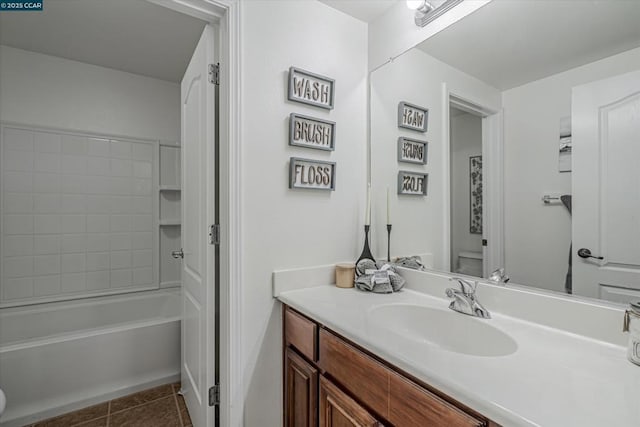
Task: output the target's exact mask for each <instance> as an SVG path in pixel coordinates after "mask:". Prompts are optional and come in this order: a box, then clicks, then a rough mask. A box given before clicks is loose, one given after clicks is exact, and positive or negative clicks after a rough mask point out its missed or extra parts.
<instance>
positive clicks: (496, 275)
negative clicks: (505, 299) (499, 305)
mask: <svg viewBox="0 0 640 427" xmlns="http://www.w3.org/2000/svg"><path fill="white" fill-rule="evenodd" d="M488 280H489V281H490V282H493V283H496V284H498V285H506V284H507V282H508V281H509V280H510V278H509V276H507V275H506V273H505V272H504V268H498V269H497V270H494V271H493V272H492V273H491V274H490V275H489V278H488Z"/></svg>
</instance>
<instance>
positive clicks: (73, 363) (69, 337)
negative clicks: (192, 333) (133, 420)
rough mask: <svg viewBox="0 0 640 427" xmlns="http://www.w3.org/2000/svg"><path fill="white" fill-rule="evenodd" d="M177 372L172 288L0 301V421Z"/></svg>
mask: <svg viewBox="0 0 640 427" xmlns="http://www.w3.org/2000/svg"><path fill="white" fill-rule="evenodd" d="M179 378H180V294H179V291H167V290H163V291H151V292H140V293H135V294H128V295H126V296H123V295H120V296H109V297H98V298H89V299H85V300H77V301H74V302H57V303H49V304H41V305H35V306H29V307H15V308H8V309H0V389H2V390H3V391H4V392H5V394H6V395H7V407H6V409H5V412H4V413H3V414H2V416H0V426H2V427H14V426H22V425H25V424H30V423H32V422H35V421H39V420H42V419H45V418H49V417H52V416H55V415H59V414H62V413H65V412H68V411H72V410H75V409H79V408H82V407H85V406H89V405H92V404H94V403H98V402H102V401H105V400H109V399H113V398H116V397H120V396H124V395H126V394H129V393H132V392H136V391H139V390H143V389H144V388H147V387H152V386H154V385H158V384H163V383H166V382H171V381H177V380H179Z"/></svg>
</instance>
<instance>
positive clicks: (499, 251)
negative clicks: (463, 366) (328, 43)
mask: <svg viewBox="0 0 640 427" xmlns="http://www.w3.org/2000/svg"><path fill="white" fill-rule="evenodd" d="M638 22H640V2H636V1H628V2H627V1H621V2H590V1H582V0H578V1H572V2H538V1H527V0H523V1H518V2H504V1H492V2H489V3H488V4H487V5H485V6H483V7H482V8H480V9H478V10H477V11H475V12H474V13H472V14H470V15H469V16H466V17H465V18H463V19H461V20H460V21H458V22H457V23H455V24H453V25H451V26H449V27H448V28H446V29H444V30H442V31H441V32H439V33H438V34H436V35H434V36H432V37H430V38H429V39H427V40H425V41H424V42H422V43H421V44H419V45H418V46H416V47H415V48H413V49H411V50H409V51H407V52H406V53H405V54H403V55H401V56H400V57H398V58H395V59H394V61H392V62H390V63H388V64H386V65H385V66H383V67H380V68H378V69H376V70H375V71H374V72H372V74H371V79H370V83H371V103H370V109H371V132H370V133H371V139H370V141H371V185H372V193H373V194H376V193H381V194H382V193H383V189H384V188H385V187H387V186H388V185H389V182H391V181H392V180H393V179H397V172H398V171H397V169H395V168H394V165H393V164H390V162H389V161H388V159H389V157H391V156H397V153H395V152H394V150H397V147H395V146H394V144H389V141H390V140H395V139H397V137H398V135H397V132H398V128H397V123H396V120H395V119H396V115H397V112H396V111H394V109H395V106H397V105H398V104H399V103H402V102H404V100H407V99H410V100H411V101H412V103H414V104H415V105H421V106H422V107H423V108H425V109H428V111H429V115H430V116H431V117H430V118H431V123H430V125H429V138H428V139H429V157H430V159H429V163H428V165H427V166H426V167H425V171H424V172H425V173H428V174H429V181H430V182H429V186H430V189H429V197H428V198H413V197H402V196H396V199H395V200H392V203H393V204H394V205H395V206H394V212H396V213H395V221H394V234H395V238H394V242H395V243H394V246H395V247H396V248H397V249H396V251H397V253H396V255H408V254H432V255H433V265H432V267H433V268H435V269H438V270H448V271H453V272H456V273H460V274H471V275H477V276H485V277H486V276H487V275H488V273H490V272H491V270H493V269H495V268H498V267H505V268H506V272H507V274H508V275H509V276H510V277H511V282H510V283H516V284H521V285H529V286H535V287H538V288H542V289H546V290H552V291H557V292H569V293H574V294H578V295H582V296H588V297H595V298H603V299H607V300H612V301H618V302H624V301H628V300H633V299H640V248H639V247H638V246H637V244H635V243H634V242H637V241H640V229H638V227H637V226H634V225H633V223H632V222H631V221H632V219H631V218H633V214H632V213H633V212H638V211H640V201H638V200H637V198H634V197H629V194H630V193H629V191H627V189H628V190H633V189H632V188H630V187H629V183H630V182H638V180H640V171H638V170H637V168H635V167H633V164H632V163H633V162H634V161H635V162H637V159H638V158H640V145H638V144H637V143H634V141H636V140H634V138H633V137H632V136H633V135H638V134H640V71H639V70H640V26H638V25H637V23H638ZM470 40H473V43H470ZM566 117H571V122H572V129H571V135H572V160H571V161H572V166H571V171H563V172H561V171H560V170H559V167H558V163H559V159H558V138H559V123H560V122H561V120H563V119H564V118H566ZM478 156H482V162H483V165H482V181H481V183H480V184H481V185H478V184H479V183H476V189H475V191H476V194H477V195H479V192H480V193H481V194H482V219H481V220H478V221H480V222H481V227H479V225H480V224H479V223H478V221H476V226H475V227H473V229H474V230H475V231H476V232H477V231H479V229H480V228H481V230H482V231H481V233H482V234H477V233H472V232H471V231H472V230H471V229H470V213H471V212H473V211H472V210H471V209H473V207H472V206H471V202H472V200H471V194H470V192H471V191H472V189H471V179H472V178H471V174H470V171H469V158H472V157H478ZM563 170H566V168H564V169H563ZM479 187H480V188H481V190H480V189H479ZM545 194H546V195H548V194H554V195H557V196H558V197H557V198H554V200H553V201H551V203H544V202H543V201H542V197H543V196H544V195H545ZM571 199H574V200H580V203H573V206H571ZM458 201H461V202H458ZM374 206H381V207H382V206H384V203H383V201H382V200H380V203H375V201H374ZM380 209H382V208H380ZM374 218H381V219H384V214H383V212H379V214H378V215H374ZM417 223H419V224H421V227H415V226H413V225H415V224H417ZM373 227H374V228H383V227H384V224H383V223H382V220H381V222H380V224H374V225H373ZM483 241H485V242H486V243H483ZM485 244H486V245H485ZM372 245H373V250H374V252H375V251H377V252H379V253H383V251H384V248H385V245H386V241H385V239H384V236H377V237H374V239H373V242H372ZM580 248H588V249H589V250H590V251H591V253H592V254H594V255H595V256H597V257H602V259H598V258H582V257H579V256H578V255H577V252H576V251H577V250H578V249H580Z"/></svg>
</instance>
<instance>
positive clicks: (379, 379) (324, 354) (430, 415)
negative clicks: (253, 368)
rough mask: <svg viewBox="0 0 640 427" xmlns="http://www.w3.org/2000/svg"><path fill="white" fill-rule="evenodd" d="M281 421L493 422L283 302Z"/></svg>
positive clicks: (453, 425)
mask: <svg viewBox="0 0 640 427" xmlns="http://www.w3.org/2000/svg"><path fill="white" fill-rule="evenodd" d="M283 323H284V325H283V328H284V331H283V337H284V339H283V345H284V365H285V369H284V372H285V374H284V375H285V378H284V393H285V396H284V414H285V417H284V418H285V426H286V427H309V426H320V427H337V426H340V427H343V426H384V425H388V426H397V427H405V426H406V427H413V426H443V427H444V426H446V427H480V426H487V427H498V425H497V424H495V423H493V422H491V421H490V420H488V419H487V418H485V417H483V416H482V415H480V414H478V413H476V412H475V411H472V410H471V409H469V408H466V407H465V406H464V405H462V404H460V403H458V402H456V401H455V400H453V399H451V398H449V397H447V396H445V395H443V394H442V393H440V392H438V391H437V390H434V389H433V388H431V387H429V386H428V385H427V384H424V383H421V382H419V381H417V380H415V379H414V378H411V377H410V376H408V375H405V374H404V373H402V372H401V371H400V370H399V369H397V368H396V367H394V366H392V365H390V364H389V363H387V362H385V361H383V360H380V359H379V358H377V357H376V356H374V355H372V354H370V353H369V352H367V351H365V350H363V349H361V348H359V347H358V346H357V345H355V344H353V343H351V342H349V341H348V340H346V339H344V338H342V337H340V336H339V335H338V334H336V333H334V332H332V331H331V330H329V329H328V328H326V327H324V326H322V325H320V324H318V323H317V322H315V321H313V320H311V319H309V318H307V317H305V316H303V315H302V314H300V313H298V312H296V311H295V310H293V309H292V308H291V307H288V306H286V305H285V306H284V313H283Z"/></svg>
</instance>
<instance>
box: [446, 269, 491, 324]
mask: <svg viewBox="0 0 640 427" xmlns="http://www.w3.org/2000/svg"><path fill="white" fill-rule="evenodd" d="M449 280H455V281H457V282H458V284H459V285H460V290H458V289H453V288H448V289H447V290H446V293H447V296H448V297H449V298H453V301H451V304H449V308H450V309H451V310H454V311H457V312H458V313H462V314H468V315H469V316H475V317H481V318H483V319H491V315H490V314H489V312H488V311H487V309H486V308H484V307H483V306H482V305H481V304H480V303H479V302H478V300H477V299H476V286H478V282H476V281H473V282H469V281H467V280H465V279H461V278H459V277H452V278H451V279H449Z"/></svg>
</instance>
